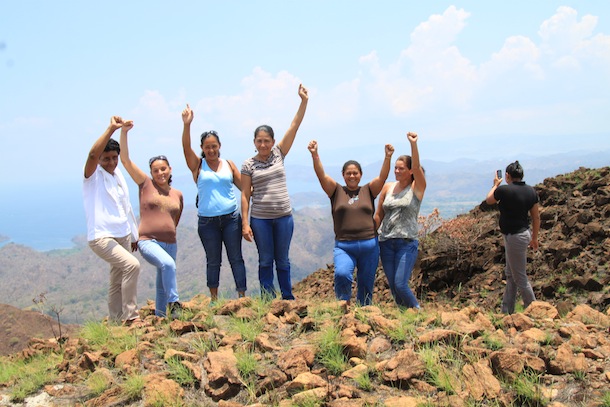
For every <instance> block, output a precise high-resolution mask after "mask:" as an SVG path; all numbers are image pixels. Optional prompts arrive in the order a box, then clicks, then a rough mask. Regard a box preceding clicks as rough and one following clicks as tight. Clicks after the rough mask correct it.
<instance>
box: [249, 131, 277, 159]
mask: <svg viewBox="0 0 610 407" xmlns="http://www.w3.org/2000/svg"><path fill="white" fill-rule="evenodd" d="M274 144H275V140H274V139H273V138H272V137H271V136H270V135H269V133H267V132H266V131H264V130H259V131H258V133H256V137H254V147H256V150H257V151H258V153H259V154H260V155H262V156H263V157H266V156H268V155H269V154H271V149H272V148H273V145H274Z"/></svg>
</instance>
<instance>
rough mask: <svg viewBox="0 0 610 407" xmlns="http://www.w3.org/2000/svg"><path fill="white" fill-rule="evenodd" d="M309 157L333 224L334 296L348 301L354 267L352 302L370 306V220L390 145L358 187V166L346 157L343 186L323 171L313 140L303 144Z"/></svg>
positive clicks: (373, 231) (375, 253) (373, 258)
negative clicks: (373, 172)
mask: <svg viewBox="0 0 610 407" xmlns="http://www.w3.org/2000/svg"><path fill="white" fill-rule="evenodd" d="M307 148H308V149H309V151H310V152H311V158H312V159H313V168H314V170H315V172H316V175H317V176H318V180H319V181H320V185H321V186H322V189H323V190H324V192H326V195H328V197H329V198H330V203H331V210H332V215H333V224H334V227H335V248H334V250H333V257H334V262H335V296H336V297H337V299H339V300H345V301H347V302H348V303H349V302H350V299H351V296H352V281H353V275H354V269H355V268H357V273H358V274H357V281H358V291H357V295H356V301H357V303H358V304H360V305H370V304H371V302H372V299H373V286H374V285H375V273H376V271H377V265H378V264H379V245H378V243H377V225H375V222H374V220H373V215H374V214H375V198H376V197H377V195H379V192H381V188H382V187H383V184H384V182H385V180H386V178H387V177H388V174H389V173H390V162H391V159H392V154H393V153H394V147H392V145H390V144H386V146H385V159H384V161H383V165H382V166H381V171H380V172H379V176H377V177H375V178H374V179H373V180H372V181H371V182H369V183H368V184H365V185H363V186H360V179H361V178H362V167H361V166H360V164H359V163H358V162H357V161H353V160H350V161H348V162H346V163H345V164H344V165H343V170H342V173H343V179H344V180H345V184H346V185H345V186H342V185H339V183H337V182H336V181H335V180H334V179H332V178H331V177H330V176H329V175H327V174H326V173H325V172H324V167H323V166H322V162H321V161H320V156H319V155H318V142H317V141H315V140H313V141H311V142H309V146H308V147H307Z"/></svg>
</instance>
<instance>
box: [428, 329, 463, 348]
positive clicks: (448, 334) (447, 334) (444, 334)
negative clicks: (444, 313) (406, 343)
mask: <svg viewBox="0 0 610 407" xmlns="http://www.w3.org/2000/svg"><path fill="white" fill-rule="evenodd" d="M459 337H460V334H459V333H458V332H456V331H453V330H450V329H434V330H432V331H429V332H426V333H424V334H422V335H420V336H419V338H418V342H419V344H420V345H424V344H430V343H437V342H442V343H447V344H451V343H456V342H457V340H458V338H459Z"/></svg>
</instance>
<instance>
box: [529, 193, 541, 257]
mask: <svg viewBox="0 0 610 407" xmlns="http://www.w3.org/2000/svg"><path fill="white" fill-rule="evenodd" d="M530 216H531V218H532V240H531V241H530V244H529V246H530V247H531V248H532V249H537V248H538V232H539V231H540V209H539V208H538V204H537V203H536V204H534V206H532V209H530Z"/></svg>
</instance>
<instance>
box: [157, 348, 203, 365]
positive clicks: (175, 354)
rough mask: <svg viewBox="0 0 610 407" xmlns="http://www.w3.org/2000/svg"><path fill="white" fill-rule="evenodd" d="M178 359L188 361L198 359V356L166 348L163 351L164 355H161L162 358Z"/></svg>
mask: <svg viewBox="0 0 610 407" xmlns="http://www.w3.org/2000/svg"><path fill="white" fill-rule="evenodd" d="M172 358H175V359H178V360H188V361H190V362H197V361H199V356H197V355H194V354H192V353H187V352H182V351H179V350H175V349H171V348H170V349H168V350H166V351H165V355H164V356H163V360H165V361H167V360H169V359H172Z"/></svg>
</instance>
